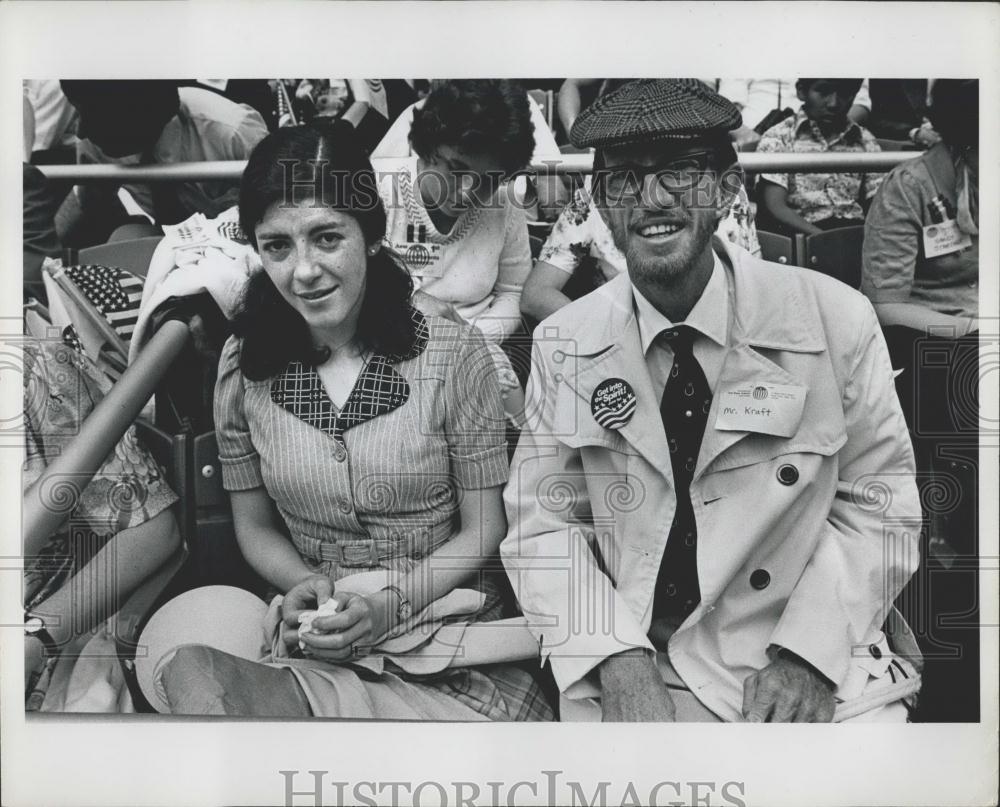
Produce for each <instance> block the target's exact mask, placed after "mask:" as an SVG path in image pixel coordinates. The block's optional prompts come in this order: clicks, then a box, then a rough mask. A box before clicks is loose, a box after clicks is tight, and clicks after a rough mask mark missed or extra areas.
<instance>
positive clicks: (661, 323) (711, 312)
mask: <svg viewBox="0 0 1000 807" xmlns="http://www.w3.org/2000/svg"><path fill="white" fill-rule="evenodd" d="M712 262H713V263H712V276H711V277H710V278H709V279H708V283H707V285H706V286H705V290H704V291H703V292H702V293H701V297H699V298H698V302H696V303H695V304H694V308H692V309H691V312H690V313H689V314H688V316H687V319H685V320H684V322H683V323H681V322H677V323H674V322H671V321H670V320H669V319H667V318H666V317H665V316H664V315H663V314H662V313H661V312H660V311H659V310H657V309H656V308H655V307H654V306H653V304H652V303H651V302H649V300H647V299H646V298H645V297H643V296H642V292H640V291H639V290H638V289H637V288H636V287H635V284H634V283H633V284H632V296H633V298H634V299H635V312H636V318H637V319H638V320H639V339H640V340H641V342H642V352H643V355H645V354H647V353H648V352H649V348H650V346H651V345H652V344H653V340H654V339H656V337H657V336H659V335H660V334H661V333H662V332H663V331H665V330H667V329H668V328H673V327H674V326H675V325H687V326H689V327H691V328H694V329H695V330H696V331H698V332H699V333H701V334H704V335H705V336H707V337H708V338H709V339H711V340H712V341H713V342H715V343H717V344H719V345H720V346H722V347H725V346H726V339H727V337H728V336H729V333H728V331H729V281H728V278H727V277H726V268H725V266H723V264H722V260H721V259H720V258H719V256H718V254H717V253H716V252H715V250H714V249H713V250H712Z"/></svg>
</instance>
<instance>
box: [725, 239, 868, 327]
mask: <svg viewBox="0 0 1000 807" xmlns="http://www.w3.org/2000/svg"><path fill="white" fill-rule="evenodd" d="M734 271H736V272H739V273H740V278H739V283H738V286H741V287H742V288H744V289H747V288H751V287H752V288H753V289H754V291H755V292H757V293H758V294H759V300H760V301H761V302H763V303H764V304H766V305H768V306H769V307H770V308H773V309H774V311H775V312H776V314H777V312H782V311H784V310H785V309H786V308H787V305H788V300H789V297H790V295H792V293H793V292H794V294H795V296H796V297H797V298H799V299H800V300H804V301H806V300H807V301H810V302H811V303H813V304H814V305H815V309H814V310H815V312H816V313H817V314H818V315H819V317H820V318H821V319H823V320H824V321H827V322H837V321H838V320H842V321H844V322H847V321H856V319H857V318H858V317H860V316H864V315H865V313H866V312H867V311H868V309H869V308H870V307H871V304H870V303H869V301H868V298H867V297H865V296H864V295H863V294H862V293H861V292H860V291H858V290H856V289H854V288H852V287H851V286H849V285H847V284H846V283H843V282H841V281H840V280H837V279H836V278H833V277H830V276H829V275H825V274H823V273H822V272H817V271H816V270H814V269H808V268H806V267H801V266H788V265H785V264H781V263H773V262H771V261H765V260H763V259H761V258H756V257H754V256H753V255H751V254H750V253H745V254H744V255H742V256H741V259H740V260H738V261H736V262H735V264H734ZM798 313H800V314H803V315H804V314H805V313H806V312H804V311H800V312H798Z"/></svg>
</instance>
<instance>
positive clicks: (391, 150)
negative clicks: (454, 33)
mask: <svg viewBox="0 0 1000 807" xmlns="http://www.w3.org/2000/svg"><path fill="white" fill-rule="evenodd" d="M456 83H457V84H461V83H463V82H460V81H459V82H456V81H453V80H450V79H435V80H434V81H432V82H431V84H430V91H431V92H433V91H434V89H435V88H437V87H441V86H447V85H454V84H456ZM465 83H467V84H469V85H470V86H471V84H472V82H465ZM507 83H508V84H509V85H510V86H511V87H512V88H513V87H517V88H519V89H520V91H521V92H524V94H525V98H526V99H527V103H528V112H529V114H530V116H531V124H532V131H533V133H534V147H533V148H532V151H531V155H530V159H529V160H528V162H527V163H525V165H524V166H522V168H525V167H527V166H528V165H529V164H531V163H544V162H559V160H560V159H561V152H560V150H559V146H558V145H557V144H556V139H555V136H554V135H553V134H552V130H551V129H549V125H548V123H547V122H546V120H545V116H544V115H543V114H542V110H541V109H540V108H539V106H538V104H537V103H535V101H534V99H533V98H531V96H530V95H528V93H527V91H526V90H524V88H523V86H522V85H521V83H520V82H514V81H508V82H507ZM428 95H430V92H429V93H428ZM425 98H426V96H425ZM425 98H421V99H420V100H419V101H417V102H415V103H413V104H411V105H410V106H409V107H407V108H406V109H404V110H403V111H402V112H401V113H399V115H398V116H397V117H395V118H393V119H392V125H391V126H390V127H389V131H388V132H387V133H386V134H385V137H383V138H382V141H381V142H380V143H379V144H378V146H377V147H376V148H375V150H374V151H373V152H372V160H373V161H375V168H376V170H378V169H379V161H381V160H383V159H395V158H399V157H412V156H414V155H415V152H414V150H413V147H412V140H411V139H410V128H411V126H412V123H413V119H414V112H415V111H416V110H418V109H421V108H422V107H423V105H424V104H425V103H426V101H425ZM512 184H513V186H514V193H515V198H516V199H517V202H518V206H519V207H520V208H521V209H522V210H523V211H524V213H525V216H526V218H527V219H528V220H529V221H538V220H542V219H547V220H551V219H554V218H555V217H556V216H558V215H559V211H560V210H562V208H563V205H565V204H566V203H567V202H568V201H569V198H570V196H569V190H568V187H567V186H566V184H565V183H564V182H563V180H562V177H560V176H558V175H556V174H551V175H545V174H544V173H541V172H540V173H538V174H536V175H535V176H530V177H529V176H518V177H516V178H514V179H513V181H512Z"/></svg>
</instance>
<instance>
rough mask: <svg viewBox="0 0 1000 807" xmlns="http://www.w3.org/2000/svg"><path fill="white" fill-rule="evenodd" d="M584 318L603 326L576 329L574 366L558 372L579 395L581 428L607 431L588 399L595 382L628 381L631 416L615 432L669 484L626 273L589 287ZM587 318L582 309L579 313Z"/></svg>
mask: <svg viewBox="0 0 1000 807" xmlns="http://www.w3.org/2000/svg"><path fill="white" fill-rule="evenodd" d="M591 299H592V301H593V303H594V304H595V307H594V310H593V311H592V312H590V313H592V314H593V316H592V317H591V318H590V319H592V320H593V321H594V322H603V323H605V327H604V328H603V329H601V328H593V329H591V330H589V331H587V332H584V333H580V334H577V336H576V343H577V344H576V349H575V351H574V353H575V360H576V367H577V370H576V372H575V373H572V372H568V373H566V374H565V376H564V383H565V384H566V385H567V386H568V387H569V388H570V389H571V390H572V391H573V392H574V393H575V394H576V395H577V396H579V398H581V399H582V401H583V405H582V406H580V407H578V411H579V412H581V419H582V421H583V422H581V423H580V426H579V427H580V429H581V431H591V432H593V433H595V434H600V433H607V432H609V430H607V429H604V428H603V427H602V426H600V425H599V424H598V423H597V422H596V421H595V420H594V416H593V412H592V408H591V400H592V397H593V394H594V390H595V389H596V388H597V386H598V385H599V384H600V383H601V382H603V381H607V380H608V379H610V378H620V379H623V380H624V381H626V382H628V384H629V386H631V387H632V390H633V392H634V393H635V397H636V409H635V412H634V413H633V415H632V417H631V418H630V419H629V421H628V422H627V423H625V424H624V425H623V426H621V428H619V429H617V431H618V433H619V434H620V435H621V436H622V437H623V438H624V439H625V441H626V442H627V443H628V444H629V446H630V447H631V448H633V449H634V450H635V451H636V452H637V453H638V454H640V455H641V456H642V457H644V458H645V459H646V460H647V461H648V462H649V463H650V464H651V465H652V466H653V467H654V468H655V469H656V470H657V471H658V472H659V473H660V474H661V475H662V476H663V478H664V479H665V480H667V481H668V482H670V483H671V484H672V480H673V472H672V471H671V469H670V452H669V450H668V448H667V436H666V434H665V433H664V431H663V421H662V419H661V418H660V399H659V397H658V396H657V395H656V393H655V392H654V390H653V385H652V382H651V381H650V379H649V371H648V370H647V368H646V359H645V356H644V355H643V352H642V342H641V340H640V338H639V323H638V321H637V320H636V318H635V314H634V312H633V308H632V287H631V285H630V283H629V279H628V276H627V275H620V276H618V277H617V278H615V279H614V280H612V281H610V282H608V283H607V284H605V285H604V286H602V287H601V288H600V289H599V290H598V291H597V292H594V294H593V296H592V298H591ZM583 316H584V318H587V314H584V315H583Z"/></svg>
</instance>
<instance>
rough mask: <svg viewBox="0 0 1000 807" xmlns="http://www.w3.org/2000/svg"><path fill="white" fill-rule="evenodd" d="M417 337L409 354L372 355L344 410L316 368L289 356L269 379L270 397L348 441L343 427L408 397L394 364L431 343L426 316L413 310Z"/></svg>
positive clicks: (406, 384)
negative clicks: (276, 373) (327, 388)
mask: <svg viewBox="0 0 1000 807" xmlns="http://www.w3.org/2000/svg"><path fill="white" fill-rule="evenodd" d="M414 322H416V324H417V338H416V340H415V342H414V345H413V348H412V349H411V350H409V351H408V352H407V353H406V354H405V355H388V354H383V353H376V354H374V355H373V356H372V357H371V358H370V359H369V360H368V362H367V363H366V364H365V366H364V368H362V370H361V373H360V375H359V376H358V378H357V381H355V382H354V387H353V388H352V389H351V392H350V394H349V395H348V396H347V400H346V401H345V402H344V407H343V409H340V410H338V409H337V407H336V406H335V405H334V403H333V401H331V400H330V397H329V396H328V395H327V394H326V389H325V388H324V387H323V382H322V380H321V379H320V377H319V373H317V372H316V368H315V367H313V366H311V365H306V364H304V363H303V362H301V361H291V362H289V364H288V366H287V367H286V368H285V369H284V371H283V372H282V373H281V374H280V375H278V376H275V378H274V380H273V381H272V382H271V400H272V401H273V402H274V403H275V404H277V405H278V406H280V407H281V408H282V409H284V410H285V411H287V412H290V413H291V414H293V415H294V416H295V417H297V418H298V419H299V420H301V421H303V422H304V423H308V424H309V425H310V426H312V427H313V428H316V429H319V430H320V431H322V432H325V433H326V434H328V435H329V436H331V437H332V438H333V439H334V440H336V441H337V442H339V443H341V444H343V443H344V432H346V431H347V430H348V429H352V428H354V427H355V426H359V425H361V424H362V423H366V422H368V421H369V420H374V419H375V418H377V417H379V416H380V415H385V414H387V413H389V412H392V411H393V410H395V409H399V408H400V407H401V406H402V405H403V404H405V403H406V402H407V401H408V400H409V398H410V384H409V382H408V381H407V380H406V379H405V378H404V377H403V376H402V375H400V374H399V373H398V372H397V371H396V369H395V368H394V367H393V365H394V364H398V363H400V362H403V361H408V360H410V359H415V358H417V357H418V356H419V355H420V354H422V353H423V352H424V350H425V349H426V347H427V341H428V337H429V330H428V326H427V320H426V319H425V318H424V316H423V315H422V314H420V312H418V311H414Z"/></svg>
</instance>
